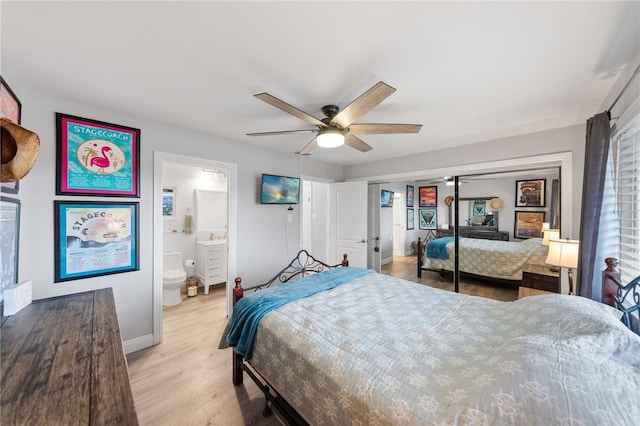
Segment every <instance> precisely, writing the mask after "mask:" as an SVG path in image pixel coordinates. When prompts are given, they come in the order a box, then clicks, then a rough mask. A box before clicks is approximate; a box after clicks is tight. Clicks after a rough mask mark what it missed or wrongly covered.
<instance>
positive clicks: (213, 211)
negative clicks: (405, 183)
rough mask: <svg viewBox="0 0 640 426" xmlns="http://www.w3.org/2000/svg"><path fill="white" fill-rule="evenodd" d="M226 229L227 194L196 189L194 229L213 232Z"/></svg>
mask: <svg viewBox="0 0 640 426" xmlns="http://www.w3.org/2000/svg"><path fill="white" fill-rule="evenodd" d="M226 228H227V193H226V192H224V191H210V190H204V189H196V229H197V230H198V231H209V232H211V231H213V230H214V229H226Z"/></svg>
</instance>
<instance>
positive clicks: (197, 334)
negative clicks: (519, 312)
mask: <svg viewBox="0 0 640 426" xmlns="http://www.w3.org/2000/svg"><path fill="white" fill-rule="evenodd" d="M382 272H383V273H385V274H388V275H393V276H397V277H399V278H403V279H406V280H409V281H415V282H418V283H421V284H425V285H429V286H432V287H438V288H443V289H445V290H451V291H452V290H453V284H452V283H451V282H450V279H445V280H444V281H441V280H440V278H439V274H437V273H435V272H423V274H422V278H421V279H419V278H417V274H416V259H415V257H413V256H411V257H394V260H393V262H391V263H389V264H387V265H385V266H383V268H382ZM460 292H461V293H465V294H473V295H478V296H484V297H489V298H492V299H497V300H507V301H510V300H516V299H517V297H518V292H517V290H513V289H507V288H504V287H500V286H496V285H482V284H480V283H479V282H474V281H471V280H468V279H466V280H464V281H462V282H461V284H460ZM163 316H164V320H163V328H164V338H163V341H162V343H161V344H159V345H157V346H154V347H152V348H148V349H144V350H141V351H138V352H135V353H132V354H129V355H128V356H127V362H128V365H129V377H130V380H131V387H132V390H133V397H134V401H135V404H136V410H137V413H138V419H139V421H140V424H141V425H143V426H144V425H158V426H161V425H167V426H173V425H176V426H177V425H225V426H235V425H238V426H241V425H264V426H266V425H278V424H280V423H279V422H278V420H277V418H276V417H275V416H271V417H268V418H264V417H263V416H262V409H263V408H264V396H263V394H262V392H261V391H260V390H259V389H258V387H257V386H256V385H255V384H254V383H253V381H252V380H251V379H250V378H249V377H247V376H246V375H245V380H244V385H242V386H238V387H236V386H233V384H232V383H231V349H230V348H227V349H222V350H221V349H218V343H219V340H220V336H221V334H222V332H223V330H224V327H225V325H226V323H227V318H226V315H225V308H224V287H223V286H218V287H211V290H210V291H209V294H208V295H205V294H204V293H203V292H202V289H200V292H199V293H198V295H197V296H196V297H186V296H183V302H182V303H181V304H180V305H178V306H174V307H165V308H164V309H163Z"/></svg>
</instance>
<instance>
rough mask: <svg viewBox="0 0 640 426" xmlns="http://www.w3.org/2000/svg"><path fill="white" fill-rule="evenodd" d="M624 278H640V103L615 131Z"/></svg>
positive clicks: (622, 276)
mask: <svg viewBox="0 0 640 426" xmlns="http://www.w3.org/2000/svg"><path fill="white" fill-rule="evenodd" d="M611 141H612V144H613V149H614V153H615V158H616V161H615V164H616V166H617V167H616V188H617V191H616V192H617V210H618V221H619V222H618V223H619V241H618V252H619V254H618V255H619V260H620V268H619V269H620V278H621V280H622V282H623V283H628V282H629V281H631V280H632V279H634V278H635V277H637V276H639V275H640V99H636V101H635V102H634V103H633V105H632V106H631V107H629V108H628V109H627V111H625V113H624V114H623V115H622V116H621V117H620V119H619V120H618V122H617V123H616V125H615V126H614V128H613V133H612V138H611Z"/></svg>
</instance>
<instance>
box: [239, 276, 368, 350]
mask: <svg viewBox="0 0 640 426" xmlns="http://www.w3.org/2000/svg"><path fill="white" fill-rule="evenodd" d="M371 272H373V271H372V270H370V269H362V268H355V267H347V268H335V269H330V270H327V271H324V272H320V273H318V274H313V275H308V276H306V277H304V278H301V279H299V280H295V281H290V282H287V283H284V284H281V285H279V286H277V287H273V288H270V289H267V290H261V291H258V292H255V293H253V294H251V295H249V296H246V297H243V298H242V299H240V300H239V301H238V303H236V305H235V306H234V308H233V315H231V321H230V324H231V325H230V327H229V334H227V343H229V345H230V346H235V347H236V352H237V353H239V354H240V355H242V356H244V357H245V359H246V360H247V361H249V360H251V355H252V354H253V341H254V340H255V337H256V332H257V331H258V325H259V324H260V320H262V318H263V317H264V316H265V315H266V314H268V313H269V312H271V311H273V310H274V309H277V308H279V307H280V306H282V305H284V304H287V303H289V302H293V301H294V300H298V299H302V298H304V297H309V296H312V295H314V294H316V293H319V292H321V291H325V290H329V289H332V288H334V287H337V286H339V285H342V284H345V283H348V282H349V281H351V280H354V279H356V278H359V277H361V276H363V275H366V274H369V273H371Z"/></svg>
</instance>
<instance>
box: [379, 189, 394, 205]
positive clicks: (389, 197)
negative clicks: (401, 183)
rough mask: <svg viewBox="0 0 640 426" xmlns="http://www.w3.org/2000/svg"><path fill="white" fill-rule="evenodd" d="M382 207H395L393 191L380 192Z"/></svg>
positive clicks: (384, 190)
mask: <svg viewBox="0 0 640 426" xmlns="http://www.w3.org/2000/svg"><path fill="white" fill-rule="evenodd" d="M380 206H382V207H393V191H388V190H386V189H383V190H382V191H381V192H380Z"/></svg>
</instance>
